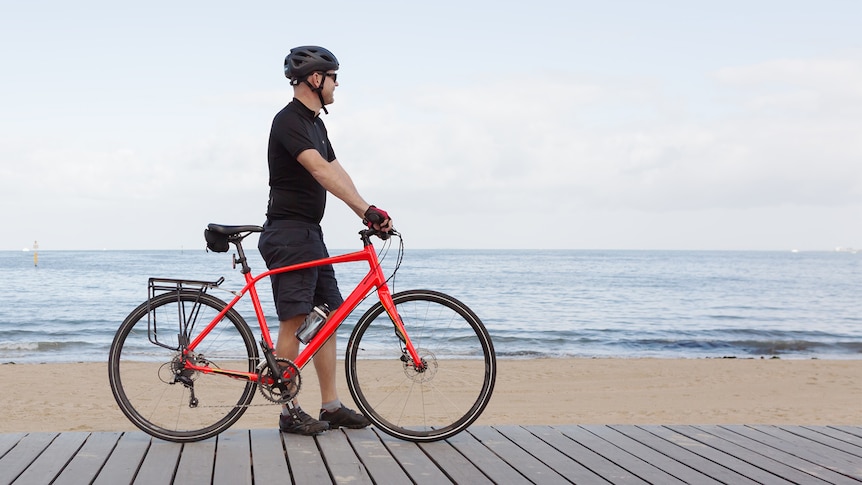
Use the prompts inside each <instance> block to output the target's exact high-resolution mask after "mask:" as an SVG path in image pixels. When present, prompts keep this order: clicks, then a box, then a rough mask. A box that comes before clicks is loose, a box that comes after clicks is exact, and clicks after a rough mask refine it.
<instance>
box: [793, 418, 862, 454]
mask: <svg viewBox="0 0 862 485" xmlns="http://www.w3.org/2000/svg"><path fill="white" fill-rule="evenodd" d="M781 429H782V430H783V431H787V432H788V433H793V434H794V435H797V436H800V437H802V438H805V439H808V440H811V441H816V442H817V443H820V444H821V445H823V446H827V447H829V448H833V449H836V450H840V451H841V452H843V453H846V454H847V456H848V459H849V460H851V461H853V462H856V461H862V460H860V459H862V446H856V445H854V444H852V443H849V442H848V441H845V440H842V439H840V438H835V437H833V436H830V435H829V434H825V433H823V432H821V430H818V429H810V428H805V427H802V426H782V427H781Z"/></svg>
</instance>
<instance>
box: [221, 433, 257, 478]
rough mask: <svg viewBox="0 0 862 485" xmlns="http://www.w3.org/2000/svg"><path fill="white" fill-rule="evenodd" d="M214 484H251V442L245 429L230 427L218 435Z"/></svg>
mask: <svg viewBox="0 0 862 485" xmlns="http://www.w3.org/2000/svg"><path fill="white" fill-rule="evenodd" d="M217 438H218V439H217V440H216V460H215V468H214V470H213V485H222V484H224V485H241V484H248V485H251V483H252V478H251V444H250V443H249V441H248V440H249V432H248V430H245V429H229V430H227V431H225V432H223V433H221V434H220V435H218V437H217Z"/></svg>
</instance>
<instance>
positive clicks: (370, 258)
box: [185, 243, 424, 382]
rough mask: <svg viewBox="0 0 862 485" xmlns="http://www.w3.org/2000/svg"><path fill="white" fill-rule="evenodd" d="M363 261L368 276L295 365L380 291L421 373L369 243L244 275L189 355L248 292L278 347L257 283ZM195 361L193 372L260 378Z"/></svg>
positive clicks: (268, 341) (269, 340)
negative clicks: (272, 278) (298, 271)
mask: <svg viewBox="0 0 862 485" xmlns="http://www.w3.org/2000/svg"><path fill="white" fill-rule="evenodd" d="M238 249H239V250H240V256H241V257H242V258H243V259H244V258H245V256H244V254H243V253H242V249H241V248H239V247H238ZM360 261H367V262H368V266H369V270H368V274H366V275H365V277H364V278H363V279H362V281H360V282H359V284H358V285H357V286H356V288H354V290H353V291H352V292H351V293H350V295H349V296H348V297H347V299H346V300H344V303H343V304H342V305H341V306H339V307H338V308H337V309H335V310H334V311H333V312H332V313H331V314H330V316H329V319H327V321H326V323H325V324H324V325H323V327H322V328H321V329H320V331H319V332H317V335H315V336H314V338H313V339H311V341H310V342H309V343H308V345H306V347H305V348H304V349H302V351H301V352H300V353H299V355H298V356H297V358H296V360H295V361H294V364H295V365H296V367H297V368H299V369H302V368H303V367H305V364H307V363H308V361H310V360H311V358H312V357H314V354H316V353H317V351H318V350H320V347H322V346H323V344H324V343H326V341H327V340H328V339H329V338H330V337H331V336H332V335H334V334H335V331H336V330H337V329H338V327H339V326H340V325H341V323H342V322H343V321H344V319H345V318H347V316H348V315H350V313H351V312H352V311H353V310H354V309H355V308H356V307H357V306H358V305H359V303H360V302H361V301H362V300H363V299H364V298H365V297H366V295H368V294H369V293H370V292H371V291H373V290H374V289H375V288H376V289H377V294H378V297H379V298H380V302H381V303H382V304H383V308H384V309H385V310H386V313H387V314H389V318H390V319H392V322H393V323H394V325H395V327H396V329H397V331H398V332H399V333H400V334H401V336H402V337H403V340H404V343H405V347H406V349H407V353H408V354H409V355H410V358H411V359H412V360H413V365H414V367H416V369H417V370H418V371H421V370H422V368H423V367H424V365H423V363H422V360H421V359H420V357H419V354H418V353H417V352H416V348H415V347H414V346H413V343H412V342H411V341H410V338H409V336H408V335H407V331H406V330H405V328H404V322H402V321H401V318H400V317H399V316H398V312H397V310H396V308H395V303H394V302H393V301H392V294H391V293H390V292H389V287H388V286H387V284H386V277H385V276H384V274H383V270H382V269H381V268H380V262H379V261H378V259H377V253H376V252H375V249H374V245H372V244H370V243H369V244H366V245H365V246H364V247H363V249H362V250H361V251H356V252H353V253H348V254H342V255H339V256H332V257H328V258H324V259H317V260H314V261H308V262H306V263H300V264H295V265H292V266H285V267H283V268H276V269H273V270H269V271H266V272H264V273H261V274H259V275H257V276H253V275H252V274H251V271H247V272H245V282H246V284H245V286H244V287H243V288H242V290H240V291H239V292H238V293H237V294H236V296H235V297H234V298H233V300H231V301H230V303H228V304H227V306H226V307H225V308H224V309H223V310H222V311H221V312H219V314H218V315H216V317H215V318H213V320H212V321H211V322H210V323H209V324H208V325H207V326H206V327H205V328H204V329H203V330H202V331H201V332H200V333H199V334H198V335H197V337H195V339H194V340H193V341H192V342H191V343H190V344H189V345H188V348H187V349H186V350H185V353H186V355H189V354H193V353H194V350H195V349H196V348H197V346H198V345H199V344H200V343H201V341H202V340H204V339H205V338H206V336H207V335H208V334H209V333H210V332H211V331H212V330H213V328H215V326H216V325H218V323H219V322H220V321H221V320H222V318H224V316H225V314H227V312H228V311H230V309H231V308H233V307H234V305H236V303H237V302H238V301H240V300H241V299H242V298H243V297H244V296H245V294H246V293H250V294H251V301H252V304H253V305H254V312H255V314H256V316H257V321H258V324H259V325H260V331H261V334H262V336H263V340H264V342H265V344H266V347H267V348H268V349H274V348H275V345H274V343H273V341H272V337H271V336H270V333H269V327H268V326H267V324H266V317H265V316H264V314H263V308H262V307H261V304H260V298H259V297H258V295H257V287H256V286H255V285H256V284H257V282H258V281H260V280H261V279H263V278H266V277H269V276H271V275H274V274H280V273H287V272H290V271H296V270H300V269H306V268H313V267H316V266H323V265H326V264H340V263H355V262H360ZM192 360H193V359H186V360H185V368H186V369H192V370H195V371H198V372H203V373H207V374H210V373H215V374H225V375H228V376H231V377H236V378H241V379H247V380H250V381H255V382H256V381H257V380H258V376H257V374H255V373H250V372H241V371H234V370H227V369H218V368H213V367H209V366H206V365H203V366H201V365H198V364H196V363H194V362H192Z"/></svg>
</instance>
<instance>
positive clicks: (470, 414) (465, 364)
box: [345, 290, 497, 442]
mask: <svg viewBox="0 0 862 485" xmlns="http://www.w3.org/2000/svg"><path fill="white" fill-rule="evenodd" d="M392 299H393V301H394V302H395V306H396V308H397V311H398V315H399V316H400V317H401V320H402V321H403V322H404V327H405V328H406V330H407V334H408V336H409V337H410V340H411V342H413V345H414V346H415V347H416V349H417V351H418V353H419V355H420V357H421V358H422V360H423V361H424V362H425V364H426V365H427V368H426V370H425V371H423V372H416V371H415V370H414V368H413V365H412V362H411V361H410V359H409V356H408V355H407V353H406V351H405V350H404V349H403V341H402V340H401V338H400V337H399V335H398V334H396V332H395V326H394V324H393V323H392V320H391V319H390V318H389V315H388V313H386V311H385V310H384V308H383V305H382V304H380V303H377V304H375V305H374V306H372V307H371V308H370V309H369V310H368V311H367V312H366V313H365V314H364V315H363V316H362V318H360V320H359V322H358V323H357V324H356V328H354V330H353V333H352V334H351V336H350V342H349V343H348V345H347V354H346V359H345V368H346V373H347V386H348V388H349V389H350V393H351V395H352V396H353V400H354V401H355V402H356V405H357V406H358V407H359V409H360V410H361V411H362V413H363V414H364V415H365V416H367V417H368V419H369V420H371V422H373V423H374V424H375V425H376V426H377V427H378V428H380V429H381V430H382V431H384V432H385V433H387V434H389V435H392V436H395V437H397V438H401V439H404V440H409V441H416V442H428V441H437V440H441V439H445V438H449V437H450V436H453V435H455V434H457V433H459V432H461V431H463V430H464V429H466V428H467V427H468V426H470V424H472V423H473V422H474V421H475V420H476V419H477V418H478V417H479V415H480V414H481V413H482V411H483V410H484V409H485V406H486V405H487V404H488V401H489V400H490V399H491V392H492V391H493V389H494V381H495V379H496V375H497V362H496V357H495V355H494V346H493V345H492V343H491V338H490V336H489V335H488V331H487V330H486V329H485V326H484V325H482V322H481V321H480V320H479V318H478V317H477V316H476V315H475V314H474V313H473V312H472V311H471V310H470V309H469V308H467V306H466V305H464V304H463V303H461V302H459V301H458V300H456V299H455V298H452V297H451V296H448V295H445V294H443V293H438V292H435V291H428V290H409V291H404V292H401V293H397V294H395V295H393V297H392Z"/></svg>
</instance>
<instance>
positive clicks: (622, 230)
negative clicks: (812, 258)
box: [0, 0, 862, 251]
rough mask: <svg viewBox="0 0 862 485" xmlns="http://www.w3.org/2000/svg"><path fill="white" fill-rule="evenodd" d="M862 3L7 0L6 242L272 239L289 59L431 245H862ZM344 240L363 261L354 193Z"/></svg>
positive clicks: (363, 166)
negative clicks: (227, 228) (275, 152)
mask: <svg viewBox="0 0 862 485" xmlns="http://www.w3.org/2000/svg"><path fill="white" fill-rule="evenodd" d="M859 19H862V2H858V1H856V0H845V1H839V0H822V1H819V2H810V1H786V0H785V1H756V0H747V1H736V0H729V1H724V2H691V1H650V2H643V1H608V2H594V1H579V0H560V1H548V0H533V1H531V2H513V1H505V0H495V1H469V0H467V1H465V0H461V1H457V2H455V1H450V0H437V1H435V2H422V3H416V2H404V1H391V2H385V1H374V0H366V1H362V2H355V1H341V0H331V1H328V2H285V1H278V2H276V1H266V0H261V1H257V2H247V3H242V4H240V3H237V2H225V1H219V0H210V1H193V0H192V1H187V2H165V1H159V0H156V1H152V2H139V3H133V4H129V5H126V4H125V3H123V2H108V1H103V2H102V1H92V0H82V1H80V2H62V1H40V0H35V1H32V2H14V3H13V2H6V3H5V4H4V6H3V7H0V53H2V57H0V59H2V64H0V66H2V67H0V70H2V71H1V72H2V90H0V107H2V108H0V113H2V115H0V207H2V211H0V228H2V229H0V234H2V237H0V250H16V251H20V250H21V249H23V248H30V247H31V246H32V245H33V242H34V241H38V244H39V248H40V249H41V250H53V249H57V250H61V249H179V248H183V249H187V248H201V249H202V248H203V247H204V240H203V237H202V235H203V234H202V233H203V229H204V228H205V227H206V225H207V223H210V222H217V223H222V224H262V223H263V222H264V220H265V211H266V202H267V196H268V186H267V161H266V146H267V142H268V136H269V128H270V124H271V122H272V117H273V115H274V114H275V113H276V112H278V111H279V110H280V109H281V108H282V107H283V106H284V105H285V104H286V103H287V102H289V101H290V99H291V97H292V89H291V87H290V86H289V84H288V82H287V80H286V79H285V78H284V76H283V62H284V56H285V55H286V54H287V52H288V51H289V50H290V48H291V47H294V46H297V45H308V44H314V45H322V46H324V47H327V48H328V49H330V50H331V51H333V52H334V53H335V55H336V56H337V57H338V59H339V61H340V64H341V69H340V70H339V78H338V82H339V86H338V88H337V89H336V91H335V103H334V104H333V105H331V106H330V107H329V114H328V115H323V116H324V121H325V122H326V125H327V127H328V129H329V134H330V138H331V140H332V143H333V146H334V148H335V152H336V154H337V156H338V159H339V161H340V162H341V164H342V165H343V166H344V167H345V168H346V169H347V171H348V172H349V173H350V175H351V177H352V178H353V180H354V182H355V184H356V185H357V187H358V188H359V191H360V193H361V194H362V196H363V197H364V198H365V199H366V200H368V201H369V202H370V203H373V204H375V205H377V206H379V207H382V208H383V209H385V210H387V211H388V212H389V213H390V214H391V215H392V217H393V220H394V222H395V226H396V228H398V230H399V231H400V232H401V233H402V234H403V236H404V242H405V245H406V247H408V248H411V247H412V248H428V249H434V248H463V249H474V248H478V249H671V250H674V249H679V250H683V249H705V250H782V251H783V250H792V249H797V250H803V251H807V250H833V249H835V248H836V247H856V248H862V223H860V222H862V29H860V28H859ZM323 227H324V231H325V234H326V238H327V241H328V245H329V247H330V248H333V249H334V248H339V249H352V248H358V244H359V243H358V239H357V235H356V233H357V231H358V230H359V229H361V226H360V223H359V221H358V219H357V218H356V216H355V215H354V214H353V213H352V212H351V211H350V210H349V209H347V207H346V206H345V205H344V204H343V203H342V202H341V201H339V200H338V199H335V198H334V197H332V196H330V199H329V202H328V207H327V215H326V217H325V218H324V221H323Z"/></svg>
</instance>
